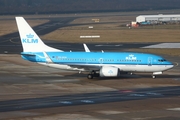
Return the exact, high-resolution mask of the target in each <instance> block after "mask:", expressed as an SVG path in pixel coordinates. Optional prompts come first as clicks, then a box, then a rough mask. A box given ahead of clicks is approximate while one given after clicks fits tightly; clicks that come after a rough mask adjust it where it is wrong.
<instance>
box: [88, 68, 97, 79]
mask: <svg viewBox="0 0 180 120" xmlns="http://www.w3.org/2000/svg"><path fill="white" fill-rule="evenodd" d="M94 77H99V73H97V72H96V71H95V70H93V71H91V73H90V74H88V75H87V78H88V79H93V78H94Z"/></svg>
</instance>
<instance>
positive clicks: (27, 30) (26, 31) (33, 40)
mask: <svg viewBox="0 0 180 120" xmlns="http://www.w3.org/2000/svg"><path fill="white" fill-rule="evenodd" d="M16 23H17V26H18V30H19V34H20V38H21V43H22V46H23V52H57V51H59V52H62V50H58V49H55V48H52V47H49V46H47V45H45V44H44V43H43V41H42V40H41V39H40V38H39V36H38V35H37V34H36V33H35V32H34V30H33V29H32V28H31V27H30V25H29V24H28V23H27V22H26V20H25V19H24V18H23V17H16Z"/></svg>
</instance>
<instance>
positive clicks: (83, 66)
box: [67, 64, 102, 71]
mask: <svg viewBox="0 0 180 120" xmlns="http://www.w3.org/2000/svg"><path fill="white" fill-rule="evenodd" d="M67 65H68V66H70V67H72V68H76V69H80V70H84V71H92V70H99V69H100V68H101V67H102V66H99V65H97V66H96V65H90V64H87V65H86V64H78V65H71V64H67Z"/></svg>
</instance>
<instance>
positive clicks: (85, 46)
mask: <svg viewBox="0 0 180 120" xmlns="http://www.w3.org/2000/svg"><path fill="white" fill-rule="evenodd" d="M83 46H84V50H85V51H86V52H91V51H90V50H89V48H88V47H87V45H86V44H85V43H84V44H83Z"/></svg>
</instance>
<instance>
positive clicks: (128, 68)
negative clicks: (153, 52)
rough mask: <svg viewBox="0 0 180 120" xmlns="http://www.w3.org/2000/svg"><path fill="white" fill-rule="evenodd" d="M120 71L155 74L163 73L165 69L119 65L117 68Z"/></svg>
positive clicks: (160, 67) (157, 66)
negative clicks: (157, 72)
mask: <svg viewBox="0 0 180 120" xmlns="http://www.w3.org/2000/svg"><path fill="white" fill-rule="evenodd" d="M118 68H120V70H121V71H131V72H133V71H134V72H155V71H164V70H166V69H167V68H166V67H165V66H162V65H151V66H149V65H121V66H118Z"/></svg>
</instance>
